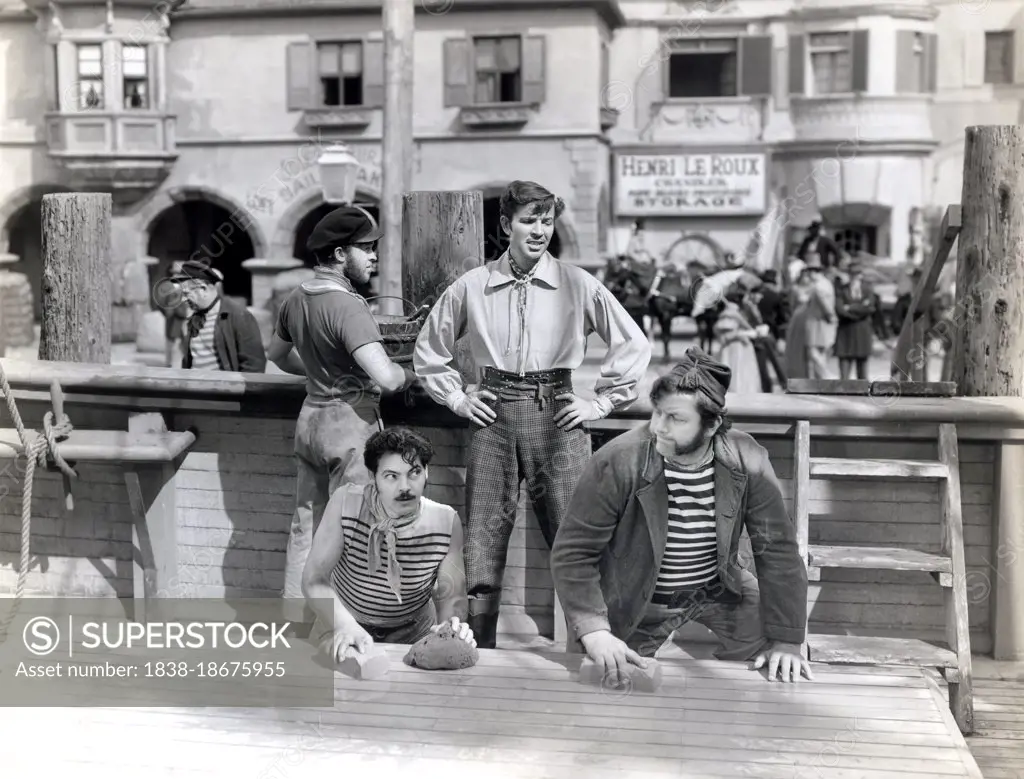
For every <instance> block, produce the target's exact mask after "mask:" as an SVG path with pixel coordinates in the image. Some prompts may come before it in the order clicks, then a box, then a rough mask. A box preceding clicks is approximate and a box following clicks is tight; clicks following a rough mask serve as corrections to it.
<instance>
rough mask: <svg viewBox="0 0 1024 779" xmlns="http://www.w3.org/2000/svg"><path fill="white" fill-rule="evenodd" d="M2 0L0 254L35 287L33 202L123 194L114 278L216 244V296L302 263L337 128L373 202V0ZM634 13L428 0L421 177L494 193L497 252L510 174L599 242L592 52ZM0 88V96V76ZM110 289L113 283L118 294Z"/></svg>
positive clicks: (421, 32)
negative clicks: (278, 267) (248, 0)
mask: <svg viewBox="0 0 1024 779" xmlns="http://www.w3.org/2000/svg"><path fill="white" fill-rule="evenodd" d="M28 2H29V4H30V5H29V6H8V7H6V8H5V10H4V14H3V16H2V17H0V47H3V48H5V49H6V51H4V52H3V58H2V60H0V61H4V62H6V64H7V68H8V69H9V74H10V75H13V73H14V72H18V71H20V72H24V73H37V74H41V75H43V74H45V78H33V79H24V80H13V79H11V78H8V80H7V81H6V89H7V90H8V91H7V92H6V94H3V95H2V100H0V107H2V110H3V111H4V114H3V117H2V122H0V127H2V131H0V132H2V134H0V150H2V152H0V153H2V154H3V157H2V164H0V170H2V171H3V173H2V179H0V231H2V232H0V251H7V252H10V253H13V254H16V255H18V256H20V257H21V258H22V260H21V262H20V263H18V264H17V265H15V266H14V269H16V270H20V271H22V272H25V273H26V274H27V275H28V276H29V277H30V279H31V280H32V282H33V285H34V288H35V291H36V297H37V299H38V288H39V278H40V275H41V259H40V256H39V251H40V249H39V246H40V236H39V208H40V206H39V201H40V198H41V197H42V196H43V195H44V194H46V193H49V192H60V191H68V190H84V191H111V192H113V193H114V202H115V206H114V219H113V255H114V256H113V258H112V269H113V272H114V276H115V280H116V279H118V278H121V277H122V276H123V273H124V269H125V268H126V267H128V266H129V264H130V263H132V262H136V261H138V260H140V259H141V258H144V257H152V258H155V259H156V260H157V262H156V263H154V264H153V265H152V267H151V268H150V271H149V272H150V274H151V278H153V280H156V279H157V278H160V277H162V276H163V275H164V274H165V273H166V271H167V268H168V266H169V263H170V262H172V261H174V260H180V259H184V258H187V257H189V256H192V255H197V254H198V255H204V256H208V257H210V258H212V260H213V262H214V264H215V266H217V267H219V268H220V269H221V270H222V271H223V272H224V273H225V276H226V279H225V284H224V287H225V293H227V294H233V295H238V296H241V297H245V298H248V299H251V294H252V288H251V277H250V274H249V273H248V272H247V271H245V270H244V269H243V267H242V263H243V262H244V261H245V260H247V259H250V258H254V257H255V258H291V257H293V256H294V257H298V258H300V259H305V249H304V244H305V239H306V237H307V236H308V234H309V232H310V230H311V229H312V227H313V225H314V224H315V223H316V221H317V219H318V218H319V217H320V216H322V215H323V213H325V210H326V209H327V208H328V207H327V206H325V204H324V202H323V198H322V194H321V189H320V180H319V170H318V166H317V159H318V157H319V155H320V153H321V151H322V150H323V149H324V148H325V146H326V145H328V144H330V143H331V142H334V141H343V142H344V143H346V144H348V145H349V147H350V148H351V149H352V151H353V152H354V153H355V155H356V156H357V157H358V158H359V159H360V161H361V162H362V170H361V173H360V183H359V188H358V192H357V198H358V200H359V201H360V202H362V203H364V204H366V205H367V206H368V207H369V208H370V210H371V211H372V210H375V209H376V202H377V200H378V198H379V196H380V190H381V175H382V160H381V139H382V122H383V116H382V114H383V97H384V95H383V93H384V62H383V53H384V42H383V33H382V30H381V4H380V2H379V0H378V2H375V3H374V2H355V1H352V2H345V3H335V4H333V5H332V7H331V9H330V10H329V11H326V10H323V9H322V7H321V8H319V9H318V7H317V4H316V3H315V2H312V0H311V2H309V3H306V4H303V3H298V4H296V3H295V2H292V1H290V0H287V1H286V0H264V2H261V3H259V4H256V5H252V4H245V5H242V4H236V3H231V2H225V0H189V2H188V3H186V4H183V5H179V6H177V7H175V6H170V5H167V6H164V5H161V4H158V5H157V6H156V8H154V7H153V5H152V3H151V2H150V0H117V2H116V3H114V4H113V6H112V8H110V9H109V10H108V7H106V6H105V5H104V4H103V3H102V2H100V3H83V2H77V1H76V2H74V3H62V2H60V0H57V1H56V2H52V3H44V2H42V0H28ZM622 21H623V18H622V16H621V13H620V12H619V10H618V7H617V5H616V4H615V3H614V2H611V0H568V1H565V2H562V1H561V0H559V2H549V1H548V0H542V1H541V2H538V1H537V0H525V1H523V2H520V1H519V0H501V1H500V2H491V1H481V0H460V2H458V3H455V4H451V5H450V8H441V7H438V8H431V6H430V4H429V3H427V4H423V3H417V13H416V18H415V22H416V34H415V42H414V60H415V83H414V116H413V124H414V135H415V146H416V148H415V155H414V157H415V160H414V169H413V171H412V176H411V178H412V182H413V188H414V189H419V190H466V189H479V190H482V191H483V193H484V198H485V203H484V210H485V223H486V224H485V227H486V230H487V239H486V244H487V246H486V249H485V254H486V255H487V256H495V255H496V254H497V253H498V252H499V251H500V250H501V247H502V240H503V235H502V233H501V230H500V227H499V224H498V196H499V195H500V193H501V191H502V189H503V188H504V186H505V184H507V182H508V181H510V180H513V179H516V178H527V179H535V180H537V181H540V182H543V183H544V184H545V185H547V186H548V187H549V188H551V189H552V190H553V191H555V192H556V193H558V194H559V195H561V196H562V197H563V198H564V199H565V201H566V204H567V208H566V211H565V213H564V214H563V215H562V216H561V218H560V219H559V220H558V224H557V225H556V236H555V240H554V242H553V244H554V246H553V250H554V251H556V252H557V253H558V254H559V256H561V257H562V258H564V259H570V260H577V259H583V258H591V260H592V261H593V259H594V258H596V257H597V255H598V253H599V252H600V251H601V250H602V249H603V244H604V237H605V236H606V234H607V226H608V225H607V221H606V220H603V219H602V217H601V216H600V214H601V213H602V206H603V204H604V203H605V202H606V200H607V181H606V177H607V170H608V168H607V156H608V155H607V140H606V138H605V136H604V129H603V128H602V124H601V122H602V112H601V111H600V108H599V106H600V93H601V82H600V77H601V69H600V66H599V63H600V58H601V56H602V55H601V53H602V51H604V50H605V49H606V46H607V43H608V41H609V40H610V39H611V36H612V33H613V31H614V29H615V28H616V27H618V26H619V25H620V24H621V23H622ZM3 88H4V87H3V86H0V89H3ZM116 297H117V296H116V295H115V298H116Z"/></svg>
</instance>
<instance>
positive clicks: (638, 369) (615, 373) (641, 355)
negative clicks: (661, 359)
mask: <svg viewBox="0 0 1024 779" xmlns="http://www.w3.org/2000/svg"><path fill="white" fill-rule="evenodd" d="M592 290H593V291H592V292H591V294H590V295H588V305H587V310H586V312H587V325H588V327H589V328H592V329H593V332H595V333H597V334H598V335H599V336H601V339H602V340H603V341H604V342H605V343H606V344H607V345H608V352H607V354H606V355H605V358H604V360H603V361H602V363H601V376H600V378H598V380H597V382H596V383H595V385H594V390H595V391H596V393H597V396H598V398H601V399H604V400H606V401H608V402H610V403H611V405H612V408H621V407H623V406H627V405H629V404H630V403H632V402H633V401H635V400H636V399H637V398H638V397H639V394H640V393H639V385H640V382H641V381H643V379H644V377H645V376H646V375H647V368H648V366H650V364H651V344H650V342H649V341H648V340H647V336H646V335H644V331H643V330H641V329H640V328H639V327H638V326H637V324H636V322H634V321H633V318H632V317H631V316H630V315H629V314H628V313H626V309H624V308H623V307H622V304H621V303H619V301H617V300H616V299H615V296H614V295H612V293H611V292H610V291H609V290H607V289H606V288H605V287H603V286H601V285H600V284H595V285H594V286H593V288H592Z"/></svg>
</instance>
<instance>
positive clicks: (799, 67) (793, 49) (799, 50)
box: [789, 35, 807, 95]
mask: <svg viewBox="0 0 1024 779" xmlns="http://www.w3.org/2000/svg"><path fill="white" fill-rule="evenodd" d="M806 58H807V38H806V37H804V36H803V35H790V36H789V94H791V95H803V94H805V93H806V92H807V90H806V87H805V82H806V77H805V75H804V63H805V60H806Z"/></svg>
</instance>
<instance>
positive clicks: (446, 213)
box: [401, 190, 485, 383]
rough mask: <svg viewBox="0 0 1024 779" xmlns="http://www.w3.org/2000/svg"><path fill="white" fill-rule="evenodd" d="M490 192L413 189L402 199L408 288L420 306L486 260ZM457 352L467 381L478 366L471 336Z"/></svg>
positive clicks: (431, 302) (404, 281)
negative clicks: (486, 204)
mask: <svg viewBox="0 0 1024 779" xmlns="http://www.w3.org/2000/svg"><path fill="white" fill-rule="evenodd" d="M484 235H485V233H484V196H483V193H482V192H480V191H477V190H474V191H472V192H407V193H406V194H405V196H404V197H403V199H402V279H401V281H402V289H403V290H404V292H405V299H406V300H408V301H409V302H410V303H412V304H413V305H415V306H417V307H418V306H422V305H429V306H433V305H434V303H435V302H436V301H437V299H438V298H439V297H440V296H441V293H442V292H444V291H445V290H446V289H447V288H448V287H449V286H450V285H451V283H452V282H453V281H455V280H456V279H457V278H458V277H459V276H461V275H462V274H463V273H465V272H466V271H468V270H470V269H472V268H475V267H477V266H478V265H482V264H483V261H484V259H483V258H484ZM455 355H456V360H457V362H458V365H459V367H460V369H461V371H462V378H463V380H464V381H466V382H467V383H476V382H477V381H479V379H478V378H477V376H476V368H475V366H473V365H472V364H471V361H470V359H469V349H468V347H467V345H466V342H465V339H460V340H459V341H458V342H456V344H455Z"/></svg>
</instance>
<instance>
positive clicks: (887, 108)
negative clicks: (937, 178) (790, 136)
mask: <svg viewBox="0 0 1024 779" xmlns="http://www.w3.org/2000/svg"><path fill="white" fill-rule="evenodd" d="M931 106H932V99H931V97H930V96H928V95H864V94H837V95H823V96H815V97H804V96H793V97H792V98H791V100H790V117H791V119H792V122H793V132H794V137H795V139H796V140H797V141H807V142H827V143H836V144H841V143H848V144H850V145H851V146H852V145H856V144H857V143H859V142H872V143H879V142H891V143H899V144H901V145H910V146H915V147H923V149H928V148H931V147H932V146H934V145H936V143H937V142H936V140H935V136H934V133H933V131H932V120H931Z"/></svg>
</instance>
